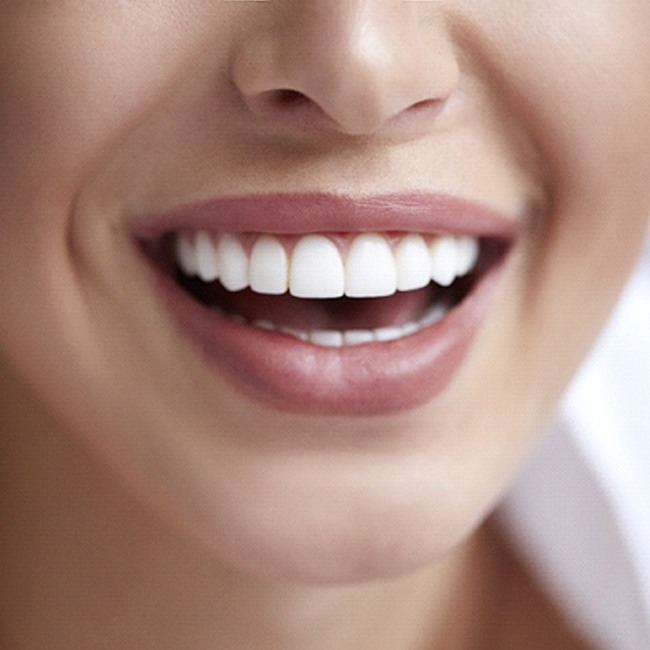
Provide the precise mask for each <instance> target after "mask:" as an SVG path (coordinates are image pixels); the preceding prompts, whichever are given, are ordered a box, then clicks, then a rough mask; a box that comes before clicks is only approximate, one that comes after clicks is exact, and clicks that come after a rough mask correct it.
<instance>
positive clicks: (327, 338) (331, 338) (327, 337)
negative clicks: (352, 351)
mask: <svg viewBox="0 0 650 650" xmlns="http://www.w3.org/2000/svg"><path fill="white" fill-rule="evenodd" d="M309 340H310V341H311V342H312V343H314V344H315V345H321V346H323V347H327V348H340V347H341V346H342V345H343V332H339V331H338V330H312V331H311V332H309Z"/></svg>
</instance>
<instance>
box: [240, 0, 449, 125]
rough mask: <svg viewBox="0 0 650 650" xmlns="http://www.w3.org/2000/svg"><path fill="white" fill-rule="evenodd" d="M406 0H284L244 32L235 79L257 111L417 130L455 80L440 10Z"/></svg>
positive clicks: (272, 116)
mask: <svg viewBox="0 0 650 650" xmlns="http://www.w3.org/2000/svg"><path fill="white" fill-rule="evenodd" d="M425 4H430V5H431V6H430V7H428V8H427V9H428V11H427V13H426V14H425V12H424V11H423V9H424V7H423V6H422V3H421V2H408V1H403V0H295V1H293V0H287V1H285V2H277V1H273V0H272V1H271V2H269V3H264V5H267V7H262V6H260V9H263V8H264V9H266V11H267V12H268V13H267V17H266V20H265V21H264V22H263V23H262V25H263V26H262V27H260V28H259V29H258V30H257V31H256V33H253V34H249V35H248V38H246V40H244V39H242V42H241V43H240V44H239V47H238V48H237V50H236V52H235V55H234V57H233V63H232V79H233V81H234V83H235V85H236V87H237V89H238V91H239V93H240V95H241V96H242V97H243V99H244V101H245V103H246V105H247V107H248V109H249V110H250V111H251V112H252V113H253V114H254V115H256V116H257V117H258V118H263V119H264V120H266V121H267V123H268V121H269V120H270V121H271V122H273V123H278V122H280V123H283V124H287V123H289V124H290V125H291V126H294V127H295V126H297V125H300V126H301V127H303V128H319V129H321V130H322V129H325V130H333V131H338V132H342V133H346V134H350V135H371V134H375V133H378V132H381V131H382V130H384V129H386V128H388V127H389V126H390V125H395V124H396V123H401V124H403V125H406V124H408V125H409V126H408V127H407V128H409V129H413V128H416V129H417V128H420V127H421V126H422V125H423V124H424V123H425V122H427V121H429V120H430V119H431V118H432V117H433V116H434V115H435V114H437V112H438V109H439V108H440V106H441V105H442V104H443V103H444V101H445V100H446V99H447V98H449V97H450V95H451V94H452V93H453V91H454V89H455V88H456V86H457V83H458V77H459V68H458V61H457V59H456V56H455V54H454V51H453V47H452V42H451V40H450V38H449V34H448V33H447V32H446V30H445V27H444V21H443V20H442V19H441V17H440V16H437V17H436V16H435V14H432V13H431V11H432V7H433V5H434V4H437V3H434V2H430V3H425ZM425 17H426V18H425Z"/></svg>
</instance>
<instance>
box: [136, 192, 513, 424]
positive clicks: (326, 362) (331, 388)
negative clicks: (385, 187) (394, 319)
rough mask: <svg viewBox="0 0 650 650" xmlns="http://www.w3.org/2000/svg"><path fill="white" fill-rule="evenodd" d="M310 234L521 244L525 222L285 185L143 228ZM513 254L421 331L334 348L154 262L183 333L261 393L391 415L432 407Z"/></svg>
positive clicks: (315, 409) (315, 407) (145, 236)
mask: <svg viewBox="0 0 650 650" xmlns="http://www.w3.org/2000/svg"><path fill="white" fill-rule="evenodd" d="M195 228H196V229H201V228H203V229H208V230H219V231H227V232H251V231H252V232H271V233H287V234H294V233H295V234H298V233H308V232H335V231H365V230H382V231H416V232H448V233H452V234H470V235H473V236H482V237H490V238H495V239H499V240H501V241H505V242H512V241H513V240H514V238H515V235H516V232H517V230H518V224H517V221H516V220H514V219H510V218H508V217H506V216H504V215H502V214H500V213H498V212H495V211H493V210H491V209H489V208H487V207H485V206H481V205H478V204H474V203H470V202H468V201H465V200H462V199H457V198H454V197H449V196H444V195H431V194H425V193H416V194H398V195H387V196H373V197H368V198H360V199H356V198H351V197H347V196H340V195H329V194H298V195H295V194H273V195H258V196H245V197H239V198H225V199H218V200H215V201H209V202H205V203H198V204H193V205H189V206H186V207H180V208H176V209H174V210H172V211H170V212H167V213H165V214H163V215H159V216H154V217H150V218H147V219H146V223H145V224H141V225H140V226H136V228H135V230H136V234H137V237H138V238H139V239H140V240H141V241H145V243H146V242H147V241H152V240H154V239H155V238H156V237H160V235H162V234H164V233H165V232H170V231H174V230H180V229H195ZM504 258H505V256H502V257H501V259H500V261H499V262H498V263H497V264H494V265H493V266H491V267H490V268H489V269H488V270H486V271H485V272H484V273H483V274H482V275H481V277H480V278H479V279H478V281H477V282H476V284H475V286H474V287H473V289H472V291H471V292H470V294H469V295H468V296H466V298H465V299H464V300H463V301H462V302H461V304H460V305H458V306H457V307H455V308H454V309H452V310H451V311H450V313H449V314H448V315H447V316H446V317H445V318H444V319H442V320H441V321H439V322H438V323H436V324H435V325H432V326H430V327H428V328H425V329H422V330H420V331H419V332H417V333H416V334H413V335H411V336H408V337H405V338H403V339H400V340H397V341H391V342H385V343H371V344H366V345H359V346H350V347H342V348H323V347H318V346H315V345H312V344H310V343H306V342H302V341H300V340H298V339H296V338H293V337H291V336H287V335H284V334H281V333H279V332H274V331H267V330H263V329H260V328H256V327H252V326H250V325H245V324H239V323H236V322H234V321H233V320H231V319H229V318H227V317H225V316H222V315H220V314H218V313H217V312H215V311H214V310H211V309H208V308H207V307H205V306H203V305H201V304H200V303H198V302H197V301H196V300H194V299H193V298H192V297H191V296H190V295H189V294H187V293H186V292H185V291H184V290H183V289H181V288H180V287H179V286H178V285H177V284H176V282H175V281H174V279H173V278H172V277H171V276H170V275H169V274H168V273H166V272H164V271H163V270H162V269H161V268H160V267H159V266H157V265H155V264H151V265H150V266H151V267H152V268H153V270H154V274H153V277H154V283H155V285H156V287H157V289H158V290H159V293H160V295H161V297H162V299H163V302H164V303H165V304H166V306H167V308H168V310H169V311H170V313H171V314H172V316H173V318H174V320H175V322H176V324H177V326H178V328H179V329H180V332H181V333H182V334H183V335H184V337H185V338H188V339H189V340H190V341H192V343H193V344H194V347H195V349H196V350H197V351H198V353H199V354H200V355H201V357H202V358H203V360H204V361H205V363H206V365H207V367H208V368H210V369H211V370H213V371H214V372H216V373H217V374H218V375H219V376H221V377H225V378H227V379H228V380H229V381H230V382H231V383H232V384H233V385H234V386H236V387H237V388H238V389H239V390H240V391H242V392H243V393H245V394H247V395H248V396H249V397H251V398H252V399H253V400H256V401H259V402H262V403H264V404H266V405H268V406H270V407H272V408H275V409H278V410H281V411H288V412H294V413H303V414H315V415H347V416H372V415H388V414H391V413H395V412H399V411H403V410H406V409H411V408H415V407H417V406H421V405H422V404H424V403H426V402H427V401H429V400H431V399H433V398H434V397H435V396H436V395H438V394H439V393H441V392H442V391H443V390H445V389H446V388H447V387H448V386H449V385H450V383H451V382H452V381H453V379H454V377H455V376H456V374H457V372H458V371H459V369H460V368H461V366H462V364H463V362H464V360H465V358H466V357H467V354H468V352H469V350H470V349H471V346H472V343H473V342H474V340H475V338H476V335H477V334H478V331H479V329H480V326H481V324H482V322H483V321H484V319H485V317H486V316H487V314H488V312H489V307H490V305H491V304H492V301H491V296H492V295H493V294H494V289H495V287H496V285H497V283H498V279H499V278H500V276H501V272H502V269H503V266H504V264H503V262H504Z"/></svg>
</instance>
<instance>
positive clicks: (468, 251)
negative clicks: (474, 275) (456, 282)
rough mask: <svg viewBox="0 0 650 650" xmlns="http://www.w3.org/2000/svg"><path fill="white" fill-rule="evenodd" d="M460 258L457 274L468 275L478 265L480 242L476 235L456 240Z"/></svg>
mask: <svg viewBox="0 0 650 650" xmlns="http://www.w3.org/2000/svg"><path fill="white" fill-rule="evenodd" d="M456 246H457V249H458V260H457V266H456V274H457V275H458V276H459V277H461V276H463V275H467V274H468V273H469V272H470V271H472V270H473V269H474V267H475V266H476V262H477V261H478V254H479V243H478V239H476V238H475V237H459V238H458V239H457V240H456Z"/></svg>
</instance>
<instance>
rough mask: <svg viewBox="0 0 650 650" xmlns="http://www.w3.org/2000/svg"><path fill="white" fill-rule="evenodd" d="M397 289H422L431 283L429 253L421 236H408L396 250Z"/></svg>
mask: <svg viewBox="0 0 650 650" xmlns="http://www.w3.org/2000/svg"><path fill="white" fill-rule="evenodd" d="M395 268H396V271H397V289H398V290H399V291H411V290H413V289H421V288H422V287H426V286H427V284H429V282H431V262H430V260H429V251H428V249H427V245H426V243H425V242H424V239H423V238H422V237H421V236H420V235H407V236H406V237H404V238H403V239H402V241H400V243H399V244H398V245H397V248H396V249H395Z"/></svg>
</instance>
